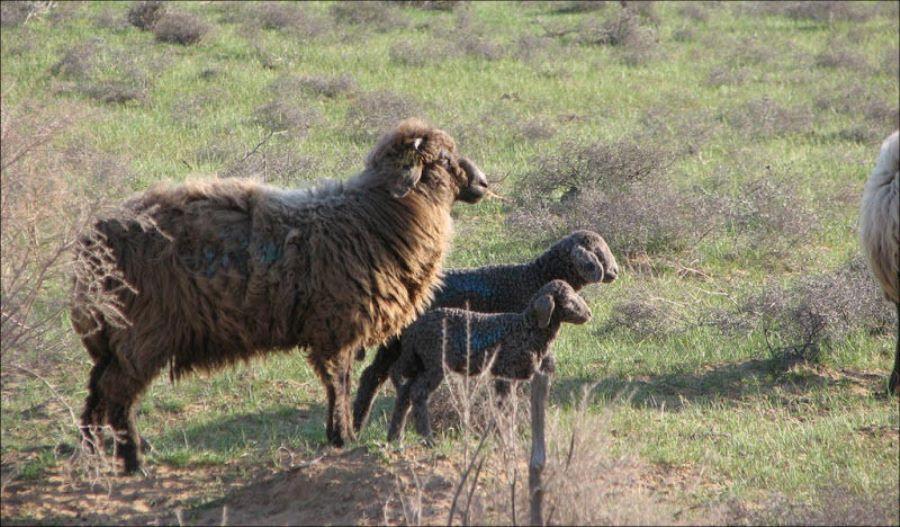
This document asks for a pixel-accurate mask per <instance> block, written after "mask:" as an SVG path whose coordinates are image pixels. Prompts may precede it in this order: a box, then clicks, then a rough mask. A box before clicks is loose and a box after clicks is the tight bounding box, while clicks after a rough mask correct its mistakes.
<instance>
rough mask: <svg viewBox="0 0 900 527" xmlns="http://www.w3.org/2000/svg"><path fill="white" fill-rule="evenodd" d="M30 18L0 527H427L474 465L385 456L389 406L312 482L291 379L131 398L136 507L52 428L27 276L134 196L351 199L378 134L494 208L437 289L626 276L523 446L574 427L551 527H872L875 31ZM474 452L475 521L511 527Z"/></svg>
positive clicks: (5, 32)
mask: <svg viewBox="0 0 900 527" xmlns="http://www.w3.org/2000/svg"><path fill="white" fill-rule="evenodd" d="M45 4H46V3H43V2H37V3H34V4H28V3H14V2H4V3H3V5H2V9H3V13H2V16H3V22H2V33H0V38H2V48H0V59H2V112H3V156H2V157H3V160H2V165H3V169H2V170H3V171H2V194H3V197H2V201H3V207H2V213H3V218H2V220H3V245H2V250H3V264H2V266H3V274H2V278H3V291H2V293H3V297H2V306H3V317H4V318H3V331H4V337H3V345H4V349H3V354H2V441H0V442H2V485H3V489H2V496H3V506H2V518H3V520H4V523H7V522H19V523H31V522H38V521H40V522H47V523H57V522H65V523H106V522H110V521H130V522H143V523H148V522H153V521H156V522H165V523H171V522H175V521H176V514H177V521H179V522H181V521H185V522H199V523H204V524H205V523H218V522H220V521H221V515H222V514H223V512H222V508H223V505H224V506H226V508H227V507H230V509H228V510H230V511H231V512H230V514H231V516H229V517H228V518H229V519H230V520H231V521H233V522H235V523H240V522H241V521H244V522H246V521H262V522H267V521H272V522H288V523H295V522H339V523H340V522H381V521H390V522H392V523H393V522H397V523H403V522H410V521H413V520H418V521H425V522H432V521H436V522H446V514H447V513H448V510H449V499H448V497H447V495H448V490H447V486H448V485H449V486H450V487H451V490H452V486H453V485H454V484H455V482H456V481H457V479H458V477H459V472H460V467H461V466H463V465H464V464H465V461H466V460H468V459H470V456H471V455H472V453H471V452H470V450H471V448H470V447H473V446H474V445H476V444H477V442H478V441H477V437H474V438H473V437H470V435H469V434H468V433H466V432H459V431H454V430H453V429H451V428H450V427H447V428H445V429H444V432H443V435H442V436H441V441H440V443H439V445H438V446H437V448H436V449H435V451H434V452H428V451H426V450H425V449H423V448H421V447H418V446H416V445H415V440H414V437H415V436H414V434H413V433H412V432H409V436H408V438H407V444H408V445H409V446H408V448H406V449H403V450H398V449H396V448H394V447H393V446H391V445H385V443H384V438H385V435H386V420H387V419H388V418H389V415H390V411H391V403H392V399H393V393H392V392H391V391H390V390H387V391H386V392H383V393H382V394H381V397H380V398H379V399H378V401H377V402H376V408H375V410H374V412H373V418H372V420H371V424H370V426H369V427H368V428H367V429H366V430H365V431H364V432H363V434H362V437H361V438H360V441H359V445H357V446H359V447H362V448H360V449H350V450H349V451H348V452H347V453H341V452H339V451H334V450H332V449H330V448H328V447H326V446H325V445H326V441H325V434H324V427H323V422H324V411H325V408H324V394H323V390H322V388H321V386H320V384H319V382H318V381H317V379H316V378H315V375H314V374H313V372H312V370H311V369H310V368H309V367H308V365H307V363H306V361H305V359H304V357H303V355H302V353H299V352H295V353H291V354H283V355H275V356H271V357H269V358H268V359H266V360H264V361H263V360H260V361H255V362H252V363H249V364H244V365H240V366H238V367H235V368H231V369H228V370H224V371H222V372H219V373H217V374H215V375H211V376H208V377H192V378H188V379H185V380H182V381H180V382H178V383H177V384H174V385H173V384H171V383H170V382H169V381H168V380H167V379H165V378H160V379H159V380H158V381H157V382H155V383H154V384H153V386H152V388H151V389H150V390H149V391H148V393H147V394H146V395H145V397H144V398H143V401H142V403H141V405H140V411H139V414H138V426H139V428H140V429H141V430H142V433H143V435H144V436H145V437H146V438H147V439H148V440H149V442H150V443H151V444H152V447H153V450H152V451H151V452H150V453H149V454H147V456H146V458H147V465H148V469H149V472H150V473H149V475H147V476H141V477H138V478H130V479H129V478H124V477H121V476H117V475H115V472H114V471H112V470H110V469H109V467H104V466H103V465H102V464H101V465H96V466H95V465H89V464H86V463H85V462H84V460H83V459H81V458H80V457H79V455H78V454H79V452H78V451H77V450H74V448H75V445H76V443H77V429H76V428H75V425H74V424H73V422H72V416H71V414H70V409H71V410H72V411H74V413H75V414H76V415H77V414H78V413H79V412H80V410H81V405H82V402H83V399H84V397H85V395H86V381H87V373H88V371H89V366H90V360H89V357H88V355H87V354H86V353H85V351H84V350H83V349H82V348H81V346H80V344H79V343H78V342H77V339H75V338H74V335H73V334H72V333H73V332H72V331H71V329H70V325H69V321H68V319H67V316H66V313H65V310H64V309H63V308H64V306H65V301H66V292H67V288H68V284H69V281H68V278H67V271H68V267H67V261H66V259H65V256H64V253H63V256H61V257H60V256H57V255H56V250H57V248H60V247H65V246H66V244H67V243H69V242H70V240H71V239H72V237H73V233H74V232H77V229H78V226H79V225H81V224H83V223H84V221H85V218H87V217H90V214H91V213H92V212H93V211H94V210H96V209H97V208H98V207H102V206H104V205H105V204H109V203H115V202H117V201H118V200H120V199H122V198H124V197H126V196H128V195H129V194H131V193H132V192H134V191H140V190H143V189H145V188H147V187H148V186H149V185H151V184H152V183H154V182H157V181H160V180H173V181H182V180H185V179H188V178H194V177H209V176H217V177H251V176H252V177H258V178H261V179H264V180H266V181H268V182H270V183H272V184H275V185H280V186H301V185H309V184H310V182H312V181H314V180H316V179H318V178H322V177H329V178H335V177H338V178H344V177H348V176H350V175H352V174H353V173H354V172H355V171H356V170H358V169H359V168H360V167H361V165H362V161H363V157H364V155H365V153H366V152H367V151H368V150H369V149H370V148H371V146H372V145H373V143H374V141H375V139H376V138H377V135H378V133H379V131H381V130H383V129H384V128H385V127H387V126H389V125H390V124H392V123H393V122H395V121H396V120H398V119H399V118H403V117H406V116H409V115H419V116H422V117H425V118H427V119H428V120H430V121H431V122H433V123H434V124H436V125H437V126H439V127H441V128H443V129H445V130H447V131H448V132H449V133H451V135H453V136H454V137H456V138H457V140H458V141H459V143H460V150H461V151H462V152H463V153H465V154H466V155H469V156H470V157H471V158H472V159H473V160H475V161H476V162H477V163H478V164H479V165H480V166H481V168H482V169H483V170H484V172H485V173H486V174H487V175H488V178H489V179H490V180H492V181H494V182H496V183H495V189H496V191H497V192H498V193H499V194H500V195H501V196H503V198H502V199H497V200H491V201H486V202H483V203H481V204H478V205H476V206H472V207H469V206H463V205H460V206H458V207H457V208H456V210H455V218H456V231H457V235H456V238H455V240H454V244H453V252H452V254H451V255H450V258H449V261H448V262H447V265H448V266H449V267H463V266H479V265H486V264H495V263H507V262H520V261H524V260H526V259H529V258H531V257H533V256H534V255H536V254H538V253H539V252H541V251H542V250H543V249H544V248H545V247H547V246H548V245H549V244H550V243H552V242H553V241H554V240H556V239H557V238H559V237H561V236H563V235H565V234H566V233H567V232H568V231H570V230H573V229H575V228H590V229H594V230H596V231H598V232H600V233H601V234H602V235H603V236H604V237H606V239H607V240H608V241H609V242H610V246H611V248H612V250H613V252H614V253H615V254H616V256H617V258H619V261H620V264H621V265H622V267H623V269H624V272H623V273H622V275H621V278H620V279H619V280H617V281H615V282H613V283H612V284H609V285H603V286H594V287H592V288H589V289H588V290H586V291H585V296H586V298H587V299H588V300H589V303H590V305H591V307H592V309H593V312H594V318H593V320H592V322H591V323H589V324H587V325H585V326H577V327H575V326H570V327H566V328H564V331H563V332H562V334H561V337H560V339H559V340H558V341H557V342H556V344H555V348H554V349H555V354H556V357H557V372H556V376H555V379H554V384H553V387H552V390H551V402H552V405H553V409H554V418H553V422H554V423H556V424H558V428H559V430H558V431H557V432H558V433H557V434H556V435H552V436H551V437H552V438H556V439H557V440H558V441H559V444H555V446H556V447H558V448H559V449H561V451H563V452H564V451H565V448H566V444H565V443H566V441H567V440H566V437H568V435H566V434H569V433H570V432H571V430H572V429H573V427H574V428H576V429H579V428H578V427H577V426H576V425H578V424H580V426H581V428H580V429H579V430H581V432H580V436H581V437H582V438H583V439H584V440H583V441H579V442H578V443H577V444H578V445H579V449H580V450H579V452H578V455H579V456H583V458H579V459H580V460H583V461H584V462H583V463H581V464H580V466H578V467H576V468H575V469H572V471H570V472H567V471H566V470H564V469H563V468H562V467H561V466H560V464H561V463H562V461H559V459H562V458H559V459H557V458H552V459H551V467H550V470H551V471H554V473H556V474H558V478H559V479H558V480H557V481H568V482H569V485H563V484H560V485H558V487H554V488H555V489H556V490H555V492H556V495H555V497H554V498H553V499H555V500H557V501H555V502H554V503H557V504H558V506H559V510H560V512H558V513H557V516H556V519H555V520H554V521H557V520H558V521H561V522H565V521H575V522H589V523H636V522H645V523H658V522H663V523H719V522H733V523H754V522H777V523H809V522H822V523H835V524H842V523H847V522H850V523H891V524H894V525H896V524H898V523H900V518H898V510H900V490H898V488H900V484H898V470H900V467H898V448H900V446H898V426H900V411H898V404H897V399H896V398H890V397H887V395H886V394H885V386H886V379H887V375H888V373H889V371H890V367H891V363H892V359H893V357H892V355H893V349H894V340H893V339H894V334H895V331H896V330H895V329H894V328H896V324H897V322H896V318H895V315H894V313H893V311H892V309H891V308H890V307H889V306H888V305H887V304H886V303H883V302H881V299H880V295H879V293H878V292H877V288H876V286H875V284H874V281H873V280H872V279H871V278H870V277H869V275H868V274H867V271H866V270H865V268H864V267H862V266H861V265H860V260H859V256H858V255H859V248H858V238H857V235H856V228H857V226H856V219H857V214H858V203H859V198H860V196H861V193H862V187H863V183H864V181H865V178H866V177H867V175H868V173H869V171H870V170H871V168H872V167H873V166H874V161H875V158H876V155H877V152H878V148H879V146H880V142H881V140H882V139H884V138H885V137H886V136H887V135H888V134H890V133H891V132H892V131H893V130H894V129H896V128H897V127H898V110H897V101H898V98H900V84H898V53H900V52H898V30H900V23H898V9H897V3H895V2H886V3H868V2H864V3H855V2H854V3H839V2H821V3H804V2H786V3H753V2H751V3H730V2H728V3H715V2H710V3H666V2H658V3H637V2H635V3H632V2H629V3H628V4H629V5H631V7H630V8H627V9H623V8H622V7H621V6H619V5H618V3H609V4H603V3H585V2H509V3H505V2H503V3H501V2H496V3H495V2H475V3H471V4H460V5H445V4H442V3H439V2H437V3H429V2H425V3H421V2H420V3H415V2H413V3H411V4H412V5H400V4H397V5H391V6H385V5H381V4H378V3H363V4H352V3H339V4H330V3H304V4H302V5H294V4H265V3H262V4H231V3H217V2H196V3H194V2H188V3H178V4H177V5H170V6H168V10H169V11H170V12H171V11H178V12H182V13H187V14H188V15H189V16H188V17H187V18H184V17H181V18H178V17H176V18H175V19H173V20H172V21H171V22H170V24H171V25H170V27H169V33H166V32H165V31H163V30H162V29H160V28H161V27H162V25H158V26H156V27H155V28H154V29H155V33H154V31H150V30H141V29H139V28H138V27H135V26H134V25H132V24H130V23H129V21H128V16H127V15H128V12H129V9H130V8H131V7H132V4H131V3H130V2H98V3H67V2H66V3H51V5H50V7H49V8H47V6H46V5H45ZM191 17H194V18H191ZM172 25H174V29H173V28H172ZM192 33H197V34H198V35H200V33H202V38H200V39H199V41H198V42H193V43H189V44H186V45H183V44H179V43H177V42H174V43H173V42H167V41H166V39H171V38H182V39H183V38H188V39H189V38H190V36H191V35H192ZM172 35H175V36H174V37H172ZM185 35H187V37H185ZM19 263H21V266H19ZM13 315H15V316H13ZM17 328H31V329H32V330H33V331H31V332H30V333H29V332H22V331H21V330H19V329H17ZM20 335H24V336H21V337H20ZM13 337H16V338H15V339H13ZM369 357H371V353H370V354H369ZM363 366H364V364H362V363H360V364H358V367H357V373H358V371H359V370H361V369H362V367H363ZM584 386H593V397H592V398H590V400H589V403H588V404H587V407H586V408H581V409H579V404H578V400H579V397H580V395H579V394H580V393H581V390H582V387H584ZM457 428H458V427H457ZM519 440H521V441H524V439H523V438H522V437H521V435H520V437H519ZM501 444H502V441H501V442H500V443H497V444H494V445H493V446H492V447H491V448H490V449H489V450H490V452H491V453H490V455H491V456H493V457H492V458H491V459H492V461H491V462H489V463H487V465H486V466H487V467H488V469H489V470H488V469H486V471H485V475H484V476H483V477H482V480H481V482H480V483H479V486H478V487H477V488H476V489H475V491H474V492H473V493H472V494H470V497H471V499H470V501H472V502H473V504H472V505H471V507H472V510H473V512H472V514H473V515H474V516H472V517H471V518H470V521H472V522H476V521H477V522H482V521H488V522H491V523H508V522H509V514H510V513H509V512H504V511H507V508H508V504H506V503H505V502H504V503H500V502H498V501H497V500H499V498H492V497H491V496H493V495H494V494H496V493H495V492H494V491H495V490H496V489H498V488H504V487H503V485H507V484H508V476H509V474H508V473H504V470H506V471H507V472H509V470H512V472H515V471H516V470H518V469H516V468H515V467H516V462H511V461H508V460H507V462H506V463H505V464H503V463H501V462H500V460H501V459H502V458H503V450H502V448H501V446H502V445H501ZM520 446H521V445H520ZM322 456H324V457H322ZM564 457H565V456H563V458H564ZM522 459H523V460H524V454H523V458H522ZM554 460H556V461H559V463H557V462H556V461H554ZM494 461H496V463H494ZM554 463H556V464H554ZM576 465H579V464H577V463H576ZM408 467H418V470H420V472H419V473H420V474H426V473H427V474H428V477H429V478H431V479H429V480H428V481H429V482H433V484H431V483H425V482H422V483H420V482H418V481H417V480H416V479H415V477H412V476H410V474H411V473H414V472H415V470H416V469H413V472H410V471H409V470H407V468H408ZM511 467H512V468H511ZM525 474H527V471H525V472H521V471H519V472H518V476H517V477H518V478H520V479H519V480H518V481H519V485H520V490H521V486H522V482H524V481H525V480H524V479H521V478H524V477H525ZM423 477H424V476H423ZM410 478H412V479H410ZM357 482H360V483H357ZM361 482H368V484H369V485H371V490H370V492H365V491H363V492H361V491H360V489H358V488H354V486H355V485H357V484H363V485H365V484H366V483H361ZM335 486H336V487H335ZM577 487H581V489H582V490H581V491H580V492H579V491H578V488H577ZM416 489H418V490H421V489H424V491H425V496H424V497H423V498H421V499H419V500H418V505H420V507H419V508H420V509H421V510H419V511H418V512H417V514H419V516H416V515H415V514H413V515H410V514H411V513H409V511H406V512H403V511H405V509H404V508H403V505H408V501H406V500H408V499H409V496H411V495H413V494H415V493H414V492H413V491H414V490H416ZM464 494H465V493H464ZM386 500H387V502H388V505H389V507H387V509H390V510H391V511H393V512H390V513H388V512H384V511H385V510H386V509H385V506H384V504H385V502H386ZM391 500H393V501H391ZM492 500H493V501H492ZM519 507H520V509H522V508H523V507H522V504H521V502H520V504H519ZM586 508H587V509H590V510H591V511H592V512H590V513H579V512H578V511H579V510H582V511H583V510H585V509H586ZM254 511H255V514H254ZM651 511H652V512H651ZM357 512H358V513H357ZM414 512H415V511H414ZM225 514H227V513H225ZM242 514H245V516H242ZM518 514H519V521H520V522H521V521H524V516H522V514H523V511H522V510H519V513H518ZM579 514H581V515H579Z"/></svg>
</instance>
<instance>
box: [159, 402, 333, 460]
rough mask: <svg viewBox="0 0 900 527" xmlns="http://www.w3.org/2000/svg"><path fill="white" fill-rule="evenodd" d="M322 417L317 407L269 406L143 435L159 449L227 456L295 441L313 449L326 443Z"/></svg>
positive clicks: (293, 443) (320, 406)
mask: <svg viewBox="0 0 900 527" xmlns="http://www.w3.org/2000/svg"><path fill="white" fill-rule="evenodd" d="M325 414H326V408H325V406H324V405H319V404H312V405H308V406H301V407H294V406H273V407H271V408H267V409H264V410H261V411H258V412H248V413H242V414H237V415H233V416H230V417H227V418H224V419H216V420H212V421H208V422H203V423H200V424H196V425H191V424H190V423H188V422H183V423H179V424H178V425H175V426H173V427H171V428H170V429H168V430H167V431H165V432H164V433H162V434H160V435H154V434H153V430H150V429H148V430H146V435H147V436H148V439H149V441H150V442H151V443H152V444H153V446H154V447H155V448H157V449H159V450H167V449H169V448H172V447H179V446H184V447H187V448H189V449H191V450H194V451H207V452H210V451H211V452H215V453H219V454H230V453H233V452H235V451H236V450H240V449H242V448H246V447H248V446H252V447H256V448H261V447H264V446H265V445H281V444H284V445H295V444H297V442H298V441H299V442H301V443H306V444H307V445H308V446H312V447H317V446H324V445H325V444H326V443H327V441H326V439H325V428H324V427H323V426H322V422H323V420H324V419H325Z"/></svg>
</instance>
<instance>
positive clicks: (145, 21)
mask: <svg viewBox="0 0 900 527" xmlns="http://www.w3.org/2000/svg"><path fill="white" fill-rule="evenodd" d="M166 11H167V8H166V4H165V2H160V1H158V0H147V1H144V2H135V3H134V4H132V6H131V8H130V9H128V15H127V17H128V23H129V24H131V25H132V26H134V27H136V28H138V29H142V30H144V31H149V30H151V29H153V26H155V25H156V23H157V22H159V21H160V19H161V18H162V17H163V15H165V14H166Z"/></svg>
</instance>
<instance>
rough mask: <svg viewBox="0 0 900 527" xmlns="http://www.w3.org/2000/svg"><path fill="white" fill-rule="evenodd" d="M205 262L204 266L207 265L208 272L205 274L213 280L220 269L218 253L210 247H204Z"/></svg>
mask: <svg viewBox="0 0 900 527" xmlns="http://www.w3.org/2000/svg"><path fill="white" fill-rule="evenodd" d="M203 262H204V264H206V270H205V271H204V273H203V274H204V275H206V277H207V278H212V277H213V276H214V275H215V274H216V271H217V270H218V268H219V262H218V260H217V259H216V252H215V251H214V250H212V249H210V248H209V247H204V248H203Z"/></svg>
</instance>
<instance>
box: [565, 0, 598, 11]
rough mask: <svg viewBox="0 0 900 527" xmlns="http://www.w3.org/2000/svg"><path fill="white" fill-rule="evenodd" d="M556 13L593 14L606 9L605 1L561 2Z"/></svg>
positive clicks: (574, 0) (581, 0) (576, 0)
mask: <svg viewBox="0 0 900 527" xmlns="http://www.w3.org/2000/svg"><path fill="white" fill-rule="evenodd" d="M557 5H559V7H557V8H556V9H555V11H556V12H557V13H592V12H594V11H599V10H601V9H603V8H605V7H606V2H605V1H603V0H572V1H569V2H559V3H558V4H557Z"/></svg>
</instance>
